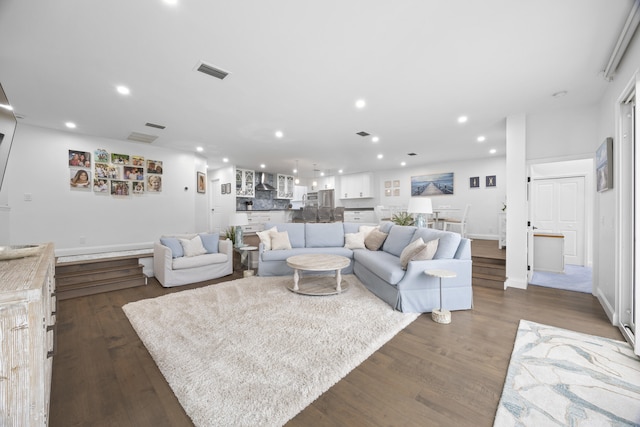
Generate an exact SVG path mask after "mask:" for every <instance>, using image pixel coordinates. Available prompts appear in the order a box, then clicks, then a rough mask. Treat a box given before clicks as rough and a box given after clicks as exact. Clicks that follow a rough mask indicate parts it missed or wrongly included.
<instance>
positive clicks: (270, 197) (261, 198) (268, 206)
mask: <svg viewBox="0 0 640 427" xmlns="http://www.w3.org/2000/svg"><path fill="white" fill-rule="evenodd" d="M275 195H276V192H275V191H256V197H236V210H237V211H246V210H248V209H247V202H253V210H254V211H269V210H272V209H287V208H288V207H289V203H291V201H290V200H289V199H276V198H274V196H275Z"/></svg>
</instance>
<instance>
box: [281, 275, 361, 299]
mask: <svg viewBox="0 0 640 427" xmlns="http://www.w3.org/2000/svg"><path fill="white" fill-rule="evenodd" d="M287 289H289V290H290V291H291V292H294V293H296V294H301V295H311V296H325V295H338V294H341V293H343V292H345V291H347V290H348V289H349V282H347V281H345V280H342V281H341V283H340V290H337V289H336V278H335V276H328V275H327V276H306V277H304V278H300V279H299V280H298V289H295V285H294V284H293V283H292V284H291V285H289V286H287Z"/></svg>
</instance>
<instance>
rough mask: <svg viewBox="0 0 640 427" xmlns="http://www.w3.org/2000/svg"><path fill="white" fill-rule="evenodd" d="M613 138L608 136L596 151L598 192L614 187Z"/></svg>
mask: <svg viewBox="0 0 640 427" xmlns="http://www.w3.org/2000/svg"><path fill="white" fill-rule="evenodd" d="M612 151H613V138H606V139H605V140H604V142H603V143H602V144H600V147H598V150H597V151H596V187H597V190H598V192H603V191H607V190H610V189H612V188H613V163H612V160H613V158H612V157H611V156H612V154H613V153H612Z"/></svg>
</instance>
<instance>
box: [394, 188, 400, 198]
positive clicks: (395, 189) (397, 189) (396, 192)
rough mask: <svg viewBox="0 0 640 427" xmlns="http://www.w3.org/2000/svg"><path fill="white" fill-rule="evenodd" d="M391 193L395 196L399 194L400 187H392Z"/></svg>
mask: <svg viewBox="0 0 640 427" xmlns="http://www.w3.org/2000/svg"><path fill="white" fill-rule="evenodd" d="M393 195H394V196H396V197H397V196H399V195H400V189H399V188H394V189H393Z"/></svg>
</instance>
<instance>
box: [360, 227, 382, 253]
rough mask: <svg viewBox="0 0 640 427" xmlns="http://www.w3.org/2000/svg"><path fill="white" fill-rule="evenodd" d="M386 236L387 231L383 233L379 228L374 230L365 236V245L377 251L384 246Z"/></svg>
mask: <svg viewBox="0 0 640 427" xmlns="http://www.w3.org/2000/svg"><path fill="white" fill-rule="evenodd" d="M386 238H387V233H383V232H382V231H379V230H373V231H371V232H370V233H369V234H368V235H367V237H365V238H364V246H365V247H366V248H367V249H369V250H370V251H377V250H379V249H380V248H381V247H382V244H383V243H384V241H385V239H386Z"/></svg>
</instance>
